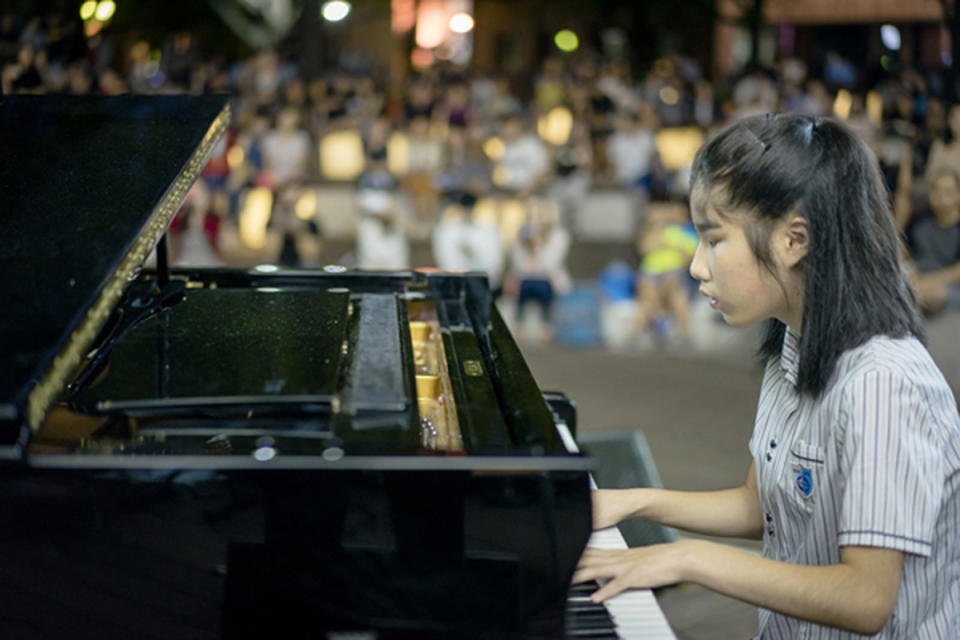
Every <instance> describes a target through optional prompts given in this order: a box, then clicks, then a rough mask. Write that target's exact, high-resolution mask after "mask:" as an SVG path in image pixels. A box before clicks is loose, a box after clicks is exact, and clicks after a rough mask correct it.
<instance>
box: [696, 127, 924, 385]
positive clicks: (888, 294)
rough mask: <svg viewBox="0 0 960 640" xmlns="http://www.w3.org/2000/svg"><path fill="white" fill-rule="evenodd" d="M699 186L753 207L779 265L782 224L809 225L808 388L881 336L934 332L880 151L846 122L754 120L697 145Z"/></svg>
mask: <svg viewBox="0 0 960 640" xmlns="http://www.w3.org/2000/svg"><path fill="white" fill-rule="evenodd" d="M697 184H699V185H700V186H702V187H705V188H706V189H705V192H706V193H711V192H712V193H714V194H715V196H716V195H720V196H722V197H725V198H726V202H725V203H724V206H721V207H720V210H721V213H722V211H723V210H726V209H737V210H741V211H746V212H749V215H750V218H749V220H748V222H747V223H746V224H745V225H744V229H745V231H746V235H747V239H748V241H749V243H750V247H751V249H752V250H753V252H754V253H755V254H756V256H757V260H758V261H759V263H760V264H762V265H763V266H764V267H765V268H766V269H767V270H768V271H770V273H774V269H773V262H772V259H771V255H770V234H771V232H772V230H773V228H774V226H775V223H776V222H777V221H779V220H781V219H783V218H784V217H785V216H786V215H787V214H789V213H791V212H795V213H799V214H800V215H802V216H803V217H804V218H806V220H807V222H808V224H809V233H810V248H809V252H808V254H807V256H806V257H805V258H804V259H803V260H802V261H801V263H800V268H801V269H802V270H803V273H804V279H805V294H804V303H803V305H804V306H803V335H802V336H801V337H800V345H799V350H800V362H799V370H798V372H797V385H796V386H797V390H798V391H800V392H801V393H806V394H809V395H812V396H814V397H817V396H819V395H821V394H822V393H823V391H824V389H825V388H826V386H827V383H828V382H829V380H830V376H831V375H832V374H833V370H834V368H835V366H836V363H837V359H838V358H839V357H840V354H842V353H843V352H844V351H846V350H847V349H852V348H854V347H856V346H858V345H861V344H863V343H864V342H866V341H867V340H869V339H870V338H872V337H873V336H875V335H888V336H891V337H902V336H905V335H909V334H912V335H914V336H916V337H917V338H919V339H920V340H921V341H924V340H925V337H924V333H923V329H922V325H921V320H920V316H919V313H918V311H917V307H916V299H915V296H914V292H913V289H912V287H911V286H910V284H909V282H908V281H907V278H906V275H905V273H904V270H903V265H902V263H901V261H900V253H901V251H900V249H901V242H900V237H899V235H898V233H897V230H896V228H895V226H894V222H893V215H892V214H891V212H890V205H889V198H888V192H887V187H886V185H885V183H884V182H883V178H882V177H881V175H880V170H879V167H878V166H877V161H876V158H875V156H874V155H873V153H872V152H871V151H870V149H869V148H868V147H867V146H866V145H865V144H864V143H863V142H862V141H861V140H860V139H859V138H858V137H857V135H856V134H855V133H853V132H852V131H851V130H850V129H848V128H847V127H846V126H845V125H843V124H841V123H840V122H838V121H836V120H833V119H831V118H812V117H809V116H802V115H778V114H768V115H766V116H753V117H749V118H744V119H743V120H740V121H738V122H735V123H734V124H732V125H730V126H728V127H727V128H725V129H724V130H723V131H721V132H720V133H719V134H718V135H717V136H716V137H714V138H713V139H712V140H710V141H709V142H708V143H707V144H706V145H704V146H703V147H702V148H701V149H700V151H699V152H698V153H697V156H696V158H695V159H694V163H693V172H692V175H691V187H693V186H695V185H697ZM718 188H719V189H718ZM691 191H692V189H691ZM784 331H785V326H784V325H783V323H782V322H780V321H779V320H775V319H771V320H770V321H768V323H767V330H766V335H765V336H764V339H763V342H762V343H761V345H760V349H759V352H758V353H759V355H760V357H761V358H763V359H764V360H765V361H766V360H768V359H769V358H772V357H776V356H779V355H780V353H781V350H782V348H783V338H784Z"/></svg>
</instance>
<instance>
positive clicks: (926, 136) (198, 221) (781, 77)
mask: <svg viewBox="0 0 960 640" xmlns="http://www.w3.org/2000/svg"><path fill="white" fill-rule="evenodd" d="M123 42H126V43H127V44H126V45H123V44H121V43H123ZM124 47H125V48H124ZM851 69H853V66H852V65H851V64H850V63H849V62H848V61H845V60H843V59H842V58H840V57H839V56H837V55H836V54H833V53H831V54H830V56H828V64H827V66H826V68H825V69H824V70H823V73H822V74H820V75H817V73H813V72H811V71H810V70H809V69H808V68H807V67H806V65H805V64H804V63H803V62H801V61H799V60H795V59H784V60H780V61H778V63H777V66H776V68H775V69H766V68H761V67H759V66H756V67H751V68H749V69H748V70H747V71H746V72H745V73H743V74H741V75H740V76H739V77H737V78H731V79H720V80H717V81H715V82H710V81H708V80H707V79H706V78H705V77H704V71H703V70H702V69H700V67H699V66H698V64H697V63H696V62H695V61H693V60H692V59H690V58H685V57H683V56H681V55H679V54H669V55H666V56H664V57H662V58H660V59H658V60H657V61H655V62H654V63H653V64H652V65H651V66H650V68H649V69H643V70H640V69H631V68H630V67H629V65H627V64H625V63H624V62H623V61H622V60H605V59H603V58H602V57H601V56H599V55H592V54H589V53H587V54H583V55H580V54H578V55H576V56H565V57H561V56H559V55H553V56H548V57H546V58H545V59H544V60H543V62H542V65H541V67H540V69H538V70H533V71H532V72H531V73H530V74H529V77H527V78H518V77H513V76H508V75H505V74H495V75H482V74H476V73H474V72H471V71H470V70H466V69H459V68H454V67H453V66H451V65H449V64H441V65H438V66H434V67H432V68H429V69H426V70H422V71H420V72H418V73H415V74H414V75H413V76H412V78H411V80H410V81H409V83H408V84H407V86H406V87H405V91H404V92H403V94H402V95H395V93H396V92H391V93H388V92H387V89H386V79H387V78H386V77H385V75H384V74H382V73H380V72H379V71H378V70H376V69H359V68H356V67H351V68H349V69H346V68H331V69H327V70H325V71H324V72H322V73H319V74H313V75H307V74H305V73H303V72H302V70H301V69H300V68H299V67H298V65H297V63H296V62H295V61H293V60H287V59H284V58H283V57H282V56H280V55H279V54H278V53H277V52H276V51H274V50H270V49H265V50H262V51H260V52H257V53H256V54H254V55H253V56H251V57H250V58H249V59H240V60H227V59H225V58H224V57H223V56H221V55H211V54H208V53H207V52H205V51H204V47H203V43H202V42H201V41H200V40H198V38H196V37H195V35H194V34H192V33H191V32H190V31H188V30H183V31H179V32H176V33H173V34H171V35H170V37H169V38H168V39H167V40H166V41H163V42H148V41H146V40H128V41H124V40H123V39H122V38H120V37H112V36H111V35H110V34H109V32H108V31H107V30H103V31H100V32H99V33H96V34H95V35H93V36H90V37H86V36H85V35H84V33H83V25H82V23H80V21H79V19H78V18H77V17H76V16H74V17H73V18H68V17H65V16H64V15H61V14H59V13H56V14H51V15H49V16H39V17H34V18H31V19H30V20H27V21H26V22H22V23H19V22H18V21H17V17H16V15H15V14H13V13H3V14H0V87H2V90H3V93H5V94H7V93H34V94H38V93H58V94H90V93H93V94H100V95H116V94H121V93H127V92H132V93H154V94H170V93H185V92H186V93H204V92H228V93H229V94H230V95H231V100H232V103H233V104H232V112H233V114H234V121H233V123H232V126H231V129H230V131H229V132H228V134H227V136H225V138H224V139H223V140H222V142H221V143H220V145H219V146H218V147H217V149H215V151H214V153H213V155H212V157H211V159H210V161H209V163H208V164H207V166H206V168H205V169H204V172H203V175H202V178H201V180H200V181H199V183H198V187H197V188H196V190H195V191H194V192H192V193H191V196H190V198H188V201H187V203H186V204H185V206H184V208H183V211H182V212H181V213H180V215H179V216H178V218H177V222H176V223H175V224H174V226H173V229H172V232H173V235H174V241H173V242H172V243H171V246H172V249H173V250H174V251H175V254H176V255H175V256H174V258H175V260H176V262H177V263H180V264H185V263H189V262H190V261H191V260H194V261H196V262H198V263H203V264H233V265H237V266H241V265H242V264H245V263H249V262H251V261H255V262H262V261H265V260H269V261H276V262H280V263H282V264H285V265H289V266H300V265H305V264H306V265H310V264H318V263H319V261H322V260H327V261H330V262H344V263H349V264H351V265H352V266H357V267H360V268H370V269H393V268H409V267H416V266H425V267H426V266H434V265H436V266H439V267H440V268H443V269H454V270H458V269H471V270H476V269H480V270H484V271H487V272H488V274H489V277H490V280H491V286H492V287H493V288H494V289H499V288H500V285H501V283H502V285H503V290H504V296H505V298H507V299H512V300H513V301H514V302H515V303H516V305H517V307H518V312H522V311H523V310H524V309H525V307H526V306H527V305H528V304H529V303H530V302H535V303H536V304H538V305H539V306H540V308H541V309H542V312H543V317H544V319H546V320H547V321H549V316H550V314H551V310H552V308H553V304H554V301H555V299H556V297H557V296H559V295H562V294H563V293H564V292H566V291H568V290H569V288H570V286H571V278H570V275H569V272H568V269H567V266H566V261H567V258H568V254H569V251H570V249H571V243H573V242H575V240H574V239H573V238H574V234H575V233H578V231H579V230H578V229H577V225H578V223H579V222H582V220H583V216H584V215H585V214H584V213H583V212H584V210H585V209H584V205H585V202H586V201H587V200H588V198H589V197H590V195H591V193H593V192H594V191H596V190H601V189H602V190H615V191H616V192H618V193H620V194H622V195H623V196H624V197H626V198H628V199H629V200H630V202H631V205H630V210H631V215H632V216H633V220H634V221H635V226H636V229H637V230H638V235H637V237H638V238H639V240H638V243H637V248H638V254H637V256H636V258H635V261H634V262H633V264H632V265H631V267H633V266H636V268H637V279H636V283H635V285H636V286H635V287H634V289H635V291H636V294H635V304H636V310H637V312H636V314H635V315H634V318H635V323H636V328H637V331H638V332H639V333H640V334H641V335H642V334H646V335H647V336H654V337H659V338H665V337H667V336H668V335H669V336H673V337H676V338H677V339H678V340H679V341H681V342H682V341H684V340H685V339H686V338H687V337H688V336H689V331H690V326H689V323H690V321H689V313H688V311H689V305H690V304H691V296H690V290H689V287H688V286H687V281H686V278H685V275H684V271H685V269H686V266H687V263H688V262H689V260H690V257H691V253H692V247H693V246H695V238H694V237H692V236H691V235H690V232H689V231H688V229H687V227H685V226H684V218H685V216H686V213H685V211H684V206H683V205H678V204H676V199H677V198H680V199H682V198H683V196H684V195H685V191H686V175H687V173H686V171H685V169H683V168H681V169H679V170H676V169H674V170H668V169H666V168H665V167H664V165H663V163H662V162H661V154H660V151H662V149H661V148H660V147H659V146H658V145H660V144H662V143H661V141H660V136H659V133H660V132H662V131H664V130H665V129H667V128H671V127H678V128H681V127H682V128H695V129H697V130H698V131H700V132H702V135H706V134H709V132H710V131H711V130H712V129H713V128H715V127H718V126H721V125H723V124H725V123H726V122H729V121H730V120H731V119H735V118H739V117H742V116H744V115H748V114H753V113H767V112H775V111H795V112H801V113H807V114H811V115H830V114H831V113H834V112H837V113H842V114H843V116H844V117H845V118H846V119H847V121H848V123H849V124H850V125H851V127H853V128H854V129H855V130H856V131H857V132H858V133H859V134H860V135H861V136H863V138H864V140H865V141H867V143H868V144H869V145H870V146H871V148H872V149H874V151H875V153H876V154H877V157H878V159H879V161H880V165H881V168H882V170H883V174H884V177H885V179H886V180H887V183H888V186H889V187H890V190H891V193H893V194H894V197H893V198H892V205H893V206H892V210H893V215H895V219H896V222H897V224H898V227H899V228H900V229H901V230H903V231H904V234H905V237H906V240H907V246H908V248H909V252H910V254H909V256H908V257H909V258H910V263H911V264H912V265H913V268H914V270H915V274H914V282H915V285H916V287H917V290H918V293H919V295H920V300H921V303H922V305H923V307H924V309H925V310H926V311H927V312H928V313H931V314H932V313H937V312H939V311H942V310H944V309H948V310H950V309H958V308H960V177H958V174H957V171H958V167H960V105H956V104H954V105H950V104H947V103H945V102H944V100H943V95H942V94H943V79H942V77H940V75H939V73H940V72H937V71H935V70H923V71H920V70H914V69H909V68H904V69H901V70H899V71H894V72H891V73H888V74H886V75H885V76H884V77H882V78H880V79H879V81H878V82H877V83H876V84H875V85H874V86H866V85H865V84H864V83H863V82H860V83H859V84H857V85H856V86H854V85H853V83H852V80H851V77H850V71H851ZM818 73H819V71H818ZM520 89H526V90H525V91H524V90H520ZM523 96H527V97H523ZM841 98H843V100H841ZM844 101H845V102H846V103H847V104H848V107H847V108H846V109H845V110H844V109H842V108H841V107H840V105H841V103H842V102H844ZM339 132H347V133H349V134H350V135H352V136H353V140H354V141H359V142H355V144H356V146H357V148H358V149H359V151H358V154H359V156H358V157H357V158H356V159H351V158H346V157H345V158H344V166H342V167H336V169H338V171H337V172H335V173H336V177H331V175H332V172H331V171H330V167H324V166H321V163H320V161H319V157H320V154H319V153H318V149H319V147H320V143H321V141H322V140H324V138H325V137H326V136H328V135H329V134H332V133H339ZM664 157H666V156H664ZM354 164H356V169H355V170H354V169H352V168H349V167H353V165H354ZM348 165H349V167H348ZM344 176H349V177H344ZM331 185H333V186H338V185H339V186H340V187H343V188H345V189H351V188H352V189H353V200H352V201H353V202H354V208H353V209H352V210H356V211H357V214H356V216H355V220H353V221H352V225H353V228H355V234H356V235H355V237H356V245H355V253H354V254H352V256H351V255H346V256H345V255H344V253H343V252H342V251H341V252H339V253H336V254H332V255H326V254H325V253H324V251H326V250H327V248H328V245H329V248H330V251H334V250H336V243H325V242H323V241H322V239H323V236H322V231H323V230H322V229H321V226H320V222H319V220H320V217H319V216H318V215H317V214H316V210H315V208H314V209H313V210H311V209H310V208H309V207H306V206H305V204H304V203H305V202H307V200H308V199H309V198H308V196H310V195H311V193H312V191H313V190H314V189H316V188H317V187H325V186H331ZM254 189H260V190H261V191H262V190H269V193H270V195H271V197H270V199H269V200H268V202H269V203H271V204H270V205H269V207H268V209H267V211H266V212H265V213H264V214H263V215H262V216H261V218H262V219H263V221H264V225H265V227H266V230H265V234H266V236H267V240H266V241H265V242H261V243H260V244H258V245H257V248H252V246H248V247H246V250H245V251H244V252H234V251H232V247H238V246H241V245H242V242H243V241H242V238H243V233H241V232H240V231H238V229H239V227H240V226H241V221H240V217H241V212H242V210H243V208H244V206H245V205H244V203H245V202H247V198H246V195H247V194H248V193H249V192H250V191H251V190H254ZM543 212H548V214H547V215H544V214H543ZM258 219H260V218H258ZM221 231H223V232H224V233H221ZM225 237H227V238H231V240H229V241H225V240H224V238H225ZM623 240H624V242H629V239H628V237H626V236H625V237H624V238H623ZM204 242H206V243H207V244H206V245H204V244H203V243H204ZM412 242H417V243H421V244H422V243H426V244H427V245H429V249H428V251H430V252H431V253H432V256H431V257H430V258H427V259H426V262H425V263H423V264H420V263H419V261H420V258H419V257H418V258H417V260H418V263H417V264H413V263H412V261H413V258H412V256H415V255H417V256H418V255H419V254H418V253H417V251H414V250H413V249H412V245H411V243H412ZM227 244H229V246H227ZM191 256H192V257H191ZM431 260H432V262H431ZM613 260H614V258H613V257H611V260H610V261H608V264H611V263H612V262H613ZM619 266H621V267H622V265H619ZM601 269H602V267H601ZM601 269H598V270H597V273H589V274H583V273H580V274H577V275H578V277H580V278H584V277H588V278H596V277H597V276H598V275H599V272H600V270H601ZM624 290H625V291H626V290H628V289H624Z"/></svg>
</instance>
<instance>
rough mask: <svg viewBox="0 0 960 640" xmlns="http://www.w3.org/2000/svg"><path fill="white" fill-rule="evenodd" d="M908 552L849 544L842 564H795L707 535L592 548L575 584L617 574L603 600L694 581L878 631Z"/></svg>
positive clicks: (821, 619)
mask: <svg viewBox="0 0 960 640" xmlns="http://www.w3.org/2000/svg"><path fill="white" fill-rule="evenodd" d="M902 572H903V553H902V552H900V551H895V550H892V549H879V548H873V547H843V548H842V549H841V550H840V562H839V563H838V564H834V565H828V566H807V565H796V564H789V563H785V562H778V561H776V560H771V559H769V558H763V557H760V556H756V555H753V554H750V553H747V552H744V551H738V550H736V549H732V548H729V547H725V546H723V545H719V544H715V543H712V542H706V541H702V540H684V541H682V542H675V543H671V544H660V545H651V546H648V547H637V548H634V549H626V550H601V549H588V550H587V552H586V553H585V554H584V556H583V558H582V559H581V560H580V566H579V568H578V570H577V572H576V574H575V575H574V582H583V581H586V580H592V579H595V578H612V579H611V580H610V582H608V583H607V584H606V585H605V586H604V587H602V588H601V589H599V590H598V591H597V592H596V593H594V595H593V596H592V598H593V599H594V601H596V602H600V601H602V600H605V599H606V598H609V597H611V596H613V595H614V594H616V593H619V592H620V591H623V590H624V589H627V588H631V587H640V588H654V587H659V586H663V585H668V584H675V583H677V582H694V583H696V584H699V585H702V586H704V587H707V588H708V589H712V590H714V591H717V592H719V593H722V594H724V595H727V596H730V597H733V598H737V599H738V600H743V601H745V602H749V603H751V604H754V605H757V606H759V607H764V608H766V609H771V610H773V611H778V612H780V613H783V614H786V615H788V616H792V617H795V618H801V619H804V620H810V621H812V622H815V623H817V624H823V625H827V626H831V627H838V628H841V629H846V630H849V631H853V632H855V633H862V634H868V635H872V634H875V633H877V632H879V631H880V630H881V629H882V628H883V627H884V625H885V624H886V623H887V620H889V618H890V615H891V614H892V613H893V608H894V606H895V605H896V602H897V594H898V592H899V589H900V577H901V574H902Z"/></svg>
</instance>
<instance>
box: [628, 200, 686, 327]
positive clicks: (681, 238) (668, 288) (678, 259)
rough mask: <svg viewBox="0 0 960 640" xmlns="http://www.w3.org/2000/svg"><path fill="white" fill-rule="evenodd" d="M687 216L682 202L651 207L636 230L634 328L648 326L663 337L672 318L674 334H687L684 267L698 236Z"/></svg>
mask: <svg viewBox="0 0 960 640" xmlns="http://www.w3.org/2000/svg"><path fill="white" fill-rule="evenodd" d="M688 218H689V216H688V213H687V208H686V206H685V205H681V204H675V205H659V206H657V207H652V208H651V210H650V215H649V217H648V219H647V223H646V225H645V226H644V228H643V230H642V231H641V232H640V237H639V239H638V240H637V249H638V250H639V252H640V255H641V256H642V257H641V262H640V273H639V276H638V278H637V315H636V323H635V328H636V330H637V331H641V332H642V331H645V330H646V329H647V328H648V327H649V328H651V329H653V330H654V333H655V334H657V335H658V336H659V337H667V334H668V329H667V328H666V326H667V325H668V324H669V322H670V321H671V320H672V322H673V323H675V325H676V332H677V334H676V335H677V337H678V338H680V339H681V340H685V339H687V338H689V337H690V322H689V306H690V292H689V289H688V287H687V281H688V276H687V267H688V266H689V265H690V261H691V260H692V259H693V254H694V253H695V252H696V250H697V242H698V240H697V234H696V233H695V232H694V231H693V229H692V227H690V224H689V219H688Z"/></svg>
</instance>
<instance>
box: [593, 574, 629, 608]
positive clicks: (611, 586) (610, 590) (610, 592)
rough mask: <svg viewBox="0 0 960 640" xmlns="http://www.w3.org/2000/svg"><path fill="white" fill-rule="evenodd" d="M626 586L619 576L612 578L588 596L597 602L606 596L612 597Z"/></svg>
mask: <svg viewBox="0 0 960 640" xmlns="http://www.w3.org/2000/svg"><path fill="white" fill-rule="evenodd" d="M627 586H628V585H627V584H626V583H625V582H624V581H623V580H621V579H620V578H614V579H613V580H611V581H610V582H608V583H607V584H605V585H603V586H602V587H600V588H599V589H597V590H596V591H594V592H593V594H592V595H591V596H590V600H591V601H592V602H596V603H598V604H599V603H601V602H603V601H604V600H606V599H607V598H612V597H613V596H615V595H617V594H618V593H620V592H621V591H623V590H624V589H626V588H627Z"/></svg>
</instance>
